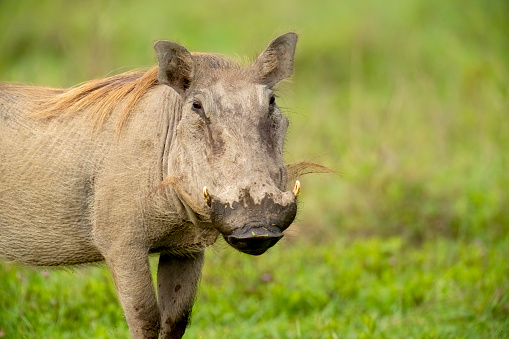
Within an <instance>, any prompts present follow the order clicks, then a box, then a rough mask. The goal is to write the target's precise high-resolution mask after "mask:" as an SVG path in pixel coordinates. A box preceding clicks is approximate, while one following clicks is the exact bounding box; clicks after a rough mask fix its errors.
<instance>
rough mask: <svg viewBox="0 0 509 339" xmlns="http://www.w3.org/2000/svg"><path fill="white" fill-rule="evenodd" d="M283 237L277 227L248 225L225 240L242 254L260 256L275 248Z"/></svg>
mask: <svg viewBox="0 0 509 339" xmlns="http://www.w3.org/2000/svg"><path fill="white" fill-rule="evenodd" d="M282 237H283V233H282V232H281V230H280V229H279V228H278V227H276V226H256V227H252V226H249V225H246V226H244V227H242V228H240V229H237V230H235V231H234V232H233V233H232V234H230V235H226V236H225V237H224V238H225V240H226V241H227V242H228V243H229V244H230V245H231V246H232V247H233V248H235V249H237V250H239V251H241V252H244V253H247V254H251V255H260V254H263V253H265V252H266V251H267V250H268V249H269V248H271V247H272V246H274V245H275V244H276V243H277V242H278V241H279V239H281V238H282Z"/></svg>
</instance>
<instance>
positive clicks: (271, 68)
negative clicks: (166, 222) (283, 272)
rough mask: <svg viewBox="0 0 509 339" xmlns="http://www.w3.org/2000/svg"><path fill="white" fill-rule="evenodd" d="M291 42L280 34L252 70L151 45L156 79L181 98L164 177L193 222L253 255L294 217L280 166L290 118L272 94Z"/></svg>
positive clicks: (168, 45)
mask: <svg viewBox="0 0 509 339" xmlns="http://www.w3.org/2000/svg"><path fill="white" fill-rule="evenodd" d="M296 43H297V35H296V34H295V33H288V34H285V35H282V36H280V37H278V38H276V39H275V40H273V41H272V42H271V43H270V44H269V46H268V47H267V49H266V50H265V51H264V52H263V53H261V54H260V56H259V57H258V58H257V59H256V61H254V63H252V64H251V65H250V66H240V65H238V64H236V63H234V62H232V61H230V60H227V59H226V58H224V57H221V56H217V55H213V54H194V53H193V54H191V53H190V52H189V51H188V50H187V49H185V48H184V47H182V46H180V45H178V44H175V43H172V42H169V41H158V42H157V43H156V44H155V50H156V52H157V55H158V61H159V74H158V80H159V82H160V83H164V84H167V85H169V86H171V87H172V88H173V89H175V90H176V91H177V92H178V93H179V95H180V96H181V99H182V100H181V107H180V112H181V113H180V116H179V117H178V118H177V119H178V122H177V126H176V129H175V133H174V135H173V140H172V144H171V149H170V150H169V154H168V173H167V174H168V176H172V177H175V178H176V180H177V182H178V184H179V185H180V186H181V190H182V191H185V192H186V193H182V194H181V195H180V198H181V199H180V200H181V202H182V204H183V205H184V207H185V209H186V211H187V213H188V214H195V216H194V217H193V216H190V217H191V220H193V218H195V219H194V220H193V222H195V223H201V221H202V220H203V218H201V217H202V216H203V215H206V216H207V217H206V218H205V219H207V220H206V221H207V222H205V223H203V225H209V226H207V227H214V228H216V229H217V230H218V231H219V232H220V233H221V234H222V235H223V237H224V238H225V240H226V241H227V242H228V243H229V244H230V245H231V246H233V247H234V248H236V249H238V250H240V251H242V252H245V253H249V254H253V255H259V254H262V253H264V252H265V251H266V250H267V249H269V248H270V247H271V246H273V245H274V244H275V243H276V242H277V241H278V240H279V239H281V238H282V237H283V231H284V230H285V229H286V228H287V227H288V226H289V225H290V224H291V223H292V221H293V220H294V218H295V214H296V212H297V204H296V197H297V195H298V192H299V189H300V184H299V182H296V183H295V184H294V183H288V184H289V185H290V189H289V190H287V180H288V174H287V169H286V167H285V165H284V163H283V143H284V139H285V134H286V130H287V127H288V119H287V118H286V117H285V116H284V115H283V114H282V113H281V111H280V109H279V108H278V105H277V99H276V95H275V94H274V90H273V87H274V86H275V85H276V84H277V83H278V82H280V81H281V80H283V79H286V78H288V77H289V76H291V74H292V71H293V57H294V53H295V45H296ZM294 185H295V186H294ZM292 188H293V191H292V190H291V189H292ZM182 195H186V196H187V197H186V198H184V199H182ZM198 202H199V203H198ZM190 206H191V208H190ZM190 210H191V211H190ZM200 218H201V219H200ZM210 225H212V226H210ZM202 227H204V226H202Z"/></svg>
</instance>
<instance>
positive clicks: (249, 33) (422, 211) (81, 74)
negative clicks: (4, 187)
mask: <svg viewBox="0 0 509 339" xmlns="http://www.w3.org/2000/svg"><path fill="white" fill-rule="evenodd" d="M508 18H509V2H507V1H505V0H491V1H483V0H477V1H474V0H466V1H459V0H451V1H440V0H386V1H374V0H367V1H353V0H351V1H346V0H334V1H332V0H326V1H320V2H318V1H303V0H301V1H290V0H281V1H276V0H270V1H269V0H259V1H236V2H230V1H225V0H215V1H187V2H170V1H161V0H155V1H150V0H147V1H129V0H128V1H109V2H106V1H99V0H88V1H63V0H54V1H46V2H43V1H15V0H0V81H10V82H22V83H31V84H36V85H41V86H53V87H69V86H73V85H76V84H78V83H81V82H84V81H86V80H89V79H92V78H98V77H104V76H107V75H112V74H116V73H120V72H123V71H127V70H130V69H133V68H140V67H142V68H143V67H148V66H152V65H153V64H155V56H154V53H153V50H152V44H153V43H154V41H156V40H158V39H167V40H172V41H176V42H179V43H181V44H183V45H185V46H186V47H188V49H190V50H191V51H202V52H218V53H224V54H227V55H232V56H237V55H238V56H240V57H241V58H244V57H245V56H247V57H249V58H250V59H251V60H253V59H254V58H255V57H256V56H257V55H258V53H259V52H261V51H262V50H263V49H264V48H265V46H266V45H267V44H268V42H269V41H270V40H271V39H272V38H274V37H275V36H276V35H278V34H281V33H284V32H287V31H296V32H297V33H299V36H300V40H299V43H298V47H297V55H296V64H295V75H294V77H293V79H292V81H291V82H290V83H286V84H283V85H282V86H281V88H280V93H279V95H280V97H281V98H280V99H279V104H280V105H281V106H283V108H284V110H285V112H286V114H287V115H288V116H289V118H290V120H291V128H290V130H289V135H288V138H287V146H286V154H285V156H286V159H287V161H288V162H293V161H300V160H309V161H314V162H319V163H322V164H324V165H326V166H329V167H330V168H332V169H334V170H335V171H336V174H334V175H323V174H321V175H309V176H306V177H304V178H303V179H302V180H301V182H302V194H301V201H302V203H301V208H300V212H299V215H298V220H297V222H296V223H295V225H293V226H292V227H291V229H290V230H289V237H287V238H288V239H289V240H288V239H287V240H286V242H284V243H283V244H281V245H278V247H277V248H275V249H273V250H271V251H270V252H269V253H268V254H266V255H265V256H262V257H260V258H251V257H246V256H241V255H240V254H238V253H235V252H233V251H232V250H230V249H228V248H226V246H225V245H224V244H219V245H216V246H214V247H213V248H212V249H211V250H210V251H208V256H207V258H208V259H207V260H208V262H207V263H206V267H205V271H204V277H203V281H202V287H201V289H200V294H199V297H198V300H197V306H196V307H195V311H194V312H195V316H194V322H193V326H192V327H191V328H190V329H189V330H188V332H189V333H188V337H189V338H193V337H203V338H214V337H217V338H225V337H226V338H228V337H231V338H237V337H245V338H294V337H295V338H343V337H352V338H357V337H383V338H393V337H396V338H398V337H406V338H410V337H412V338H414V337H418V338H420V337H423V338H424V337H425V338H435V337H440V338H442V337H444V338H446V337H447V338H449V337H451V338H452V337H454V338H464V337H472V338H478V337H485V338H507V337H508V331H509V321H508V320H507V319H509V298H508V292H509V281H508V279H509V267H508V264H507V260H506V258H507V257H508V256H509V231H508V228H509V176H508V170H509V19H508ZM285 239H286V238H285ZM344 261H347V262H348V263H347V264H344V265H345V266H338V265H340V263H343V262H344ZM456 265H458V266H456ZM234 268H235V270H238V271H237V273H238V274H239V275H240V277H242V278H246V277H250V275H252V282H251V283H247V286H246V283H245V281H244V280H242V279H240V278H239V276H236V274H235V271H234ZM82 272H83V271H80V272H78V273H77V274H78V275H80V274H81V276H82V277H84V276H88V274H89V273H90V276H91V277H92V278H91V280H89V281H86V282H82V283H81V284H77V283H76V280H77V278H76V276H75V275H73V274H67V272H58V271H49V272H46V271H44V272H42V273H41V272H38V271H31V270H27V269H25V268H21V267H17V266H14V265H12V264H3V266H0V284H4V285H3V286H2V285H0V287H3V292H1V291H2V289H0V319H3V320H0V337H2V336H7V337H17V336H19V337H34V336H35V337H37V336H39V337H54V338H60V337H62V338H63V337H66V336H67V335H69V336H70V337H73V336H72V335H77V333H78V331H87V329H88V328H90V330H89V331H90V332H83V333H84V334H80V335H82V336H83V337H101V336H102V335H104V337H108V336H112V333H116V334H114V335H113V336H118V337H122V336H125V335H126V333H127V332H126V327H125V324H124V323H123V322H122V313H121V310H120V311H119V306H118V304H116V301H115V296H114V291H113V290H112V289H111V288H112V287H111V281H110V279H109V276H108V274H107V273H105V272H104V270H103V269H101V268H91V269H88V268H87V269H85V270H84V272H87V273H86V274H84V273H82ZM291 277H295V279H292V278H291ZM66 279H67V280H66ZM246 279H249V278H246ZM260 279H261V280H260ZM307 279H308V280H307ZM48 280H50V281H51V282H48ZM80 280H83V279H80ZM64 281H65V282H64ZM67 281H68V282H67ZM260 281H261V282H260ZM98 282H100V283H98ZM219 282H221V283H219ZM74 284H76V286H75V290H73V289H72V286H73V285H74ZM20 285H21V286H22V287H23V288H21V290H20V288H19V287H20ZM39 285H40V286H39ZM62 285H64V286H65V287H66V288H69V290H68V291H67V290H66V292H62V291H61V290H60V288H61V286H62ZM67 285H70V286H67ZM34 286H35V287H34ZM51 286H53V287H51ZM54 286H60V287H58V288H56V287H54ZM90 286H92V287H90ZM90 288H92V290H93V291H95V292H94V293H93V295H94V296H97V295H101V297H104V296H105V295H106V299H104V300H102V299H101V300H102V303H103V305H107V306H104V308H105V309H108V310H111V313H108V312H109V311H108V312H106V313H105V314H102V318H101V317H99V316H98V315H97V314H95V313H94V310H95V312H97V310H96V309H95V307H96V306H94V305H97V304H101V301H100V300H92V299H93V298H91V297H83V295H82V294H83V293H88V292H83V291H84V290H87V291H88V290H89V289H90ZM55 289H56V291H55ZM103 289H104V291H107V293H106V292H104V291H103ZM437 291H440V292H437ZM1 293H4V294H3V295H2V294H1ZM51 293H56V295H57V297H55V296H54V295H53V296H52V295H51ZM74 294H76V295H80V298H78V301H77V303H78V304H72V302H73V301H71V300H69V299H73V298H72V297H69V296H72V295H74ZM414 295H416V296H415V298H414ZM222 296H227V298H230V299H229V301H225V300H224V299H225V298H222ZM55 298H57V299H55ZM233 299H234V300H241V301H238V302H237V301H235V302H234V301H232V300H233ZM94 302H95V303H94ZM222 302H223V303H225V302H226V304H221V303H222ZM2 303H3V304H2ZM300 303H301V304H300ZM56 304H58V307H57V306H55V305H56ZM44 305H45V306H44ZM292 305H293V306H292ZM255 306H256V307H255ZM41 307H42V308H43V309H45V313H44V314H45V315H46V316H42V315H41V313H40V312H38V310H40V309H41ZM66 307H67V308H66ZM73 307H75V308H76V313H75V312H74V311H73ZM239 307H240V308H242V311H239ZM251 308H252V311H249V310H251ZM30 310H31V311H30ZM260 310H261V311H260ZM275 310H279V311H275ZM1 312H4V313H5V314H4V316H3V317H2V314H1ZM30 312H32V313H30ZM52 312H53V313H52ZM55 312H56V315H55ZM99 313H100V312H99ZM27 314H31V315H30V316H28V315H27ZM48 314H49V315H48ZM236 314H237V317H235V315H236ZM239 314H240V315H239ZM69 319H75V321H78V325H75V326H74V327H73V326H72V325H70V322H69V321H70V320H69ZM76 319H81V320H76ZM108 319H109V320H108ZM66 321H67V322H66ZM79 321H84V322H83V323H81V324H80V323H79ZM2 322H3V323H2ZM48 324H56V325H54V326H53V327H52V326H50V325H48ZM92 324H93V325H92ZM67 326H70V327H67ZM108 326H109V327H110V328H109V329H106V328H108ZM83 327H84V328H85V329H83ZM112 327H115V328H117V329H118V331H119V332H118V333H117V332H111V331H112V329H111V328H112ZM41 328H46V329H48V328H49V330H48V331H50V332H44V331H42V332H41ZM52 329H53V330H55V332H51V331H52ZM59 329H64V330H62V331H60V332H59ZM80 333H81V332H80ZM101 333H102V334H101ZM71 334H72V335H71Z"/></svg>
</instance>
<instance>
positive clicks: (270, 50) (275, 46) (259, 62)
mask: <svg viewBox="0 0 509 339" xmlns="http://www.w3.org/2000/svg"><path fill="white" fill-rule="evenodd" d="M297 39H298V37H297V34H295V33H293V32H291V33H286V34H283V35H281V36H278V37H277V38H276V39H274V40H272V42H271V43H270V44H269V46H268V47H267V48H266V49H265V51H263V52H262V54H260V56H259V57H258V58H257V59H256V61H255V62H254V65H253V66H254V67H255V69H256V70H257V72H258V77H259V80H260V82H261V83H262V84H264V85H267V86H268V87H272V86H274V85H275V84H277V83H278V82H280V81H281V80H283V79H286V78H288V77H289V76H291V75H292V73H293V56H294V55H295V46H296V45H297Z"/></svg>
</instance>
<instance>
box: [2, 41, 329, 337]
mask: <svg viewBox="0 0 509 339" xmlns="http://www.w3.org/2000/svg"><path fill="white" fill-rule="evenodd" d="M296 43H297V35H296V34H295V33H287V34H285V35H282V36H279V37H278V38H276V39H275V40H273V41H272V42H271V43H270V44H269V46H268V47H267V48H266V49H265V51H264V52H262V53H261V54H260V56H259V57H258V58H257V59H256V60H255V61H254V62H253V63H252V64H251V65H249V66H241V65H238V64H237V63H235V62H233V61H231V60H229V59H227V58H226V57H222V56H218V55H214V54H206V53H190V52H189V51H188V50H187V49H185V48H184V47H182V46H180V45H178V44H176V43H173V42H169V41H158V42H156V43H155V46H154V48H155V51H156V54H157V59H158V66H157V67H154V68H152V69H150V70H148V71H146V72H140V71H133V72H127V73H123V74H120V75H117V76H112V77H109V78H105V79H99V80H94V81H90V82H86V83H84V84H82V85H81V86H79V87H75V88H70V89H51V88H40V87H31V86H23V85H11V84H2V85H0V255H2V256H3V257H4V258H5V259H7V260H13V261H16V262H19V263H24V264H28V265H42V266H51V265H73V264H80V263H88V262H94V261H101V260H105V262H106V264H107V265H108V267H109V269H110V270H111V272H112V275H113V279H114V281H115V284H116V288H117V292H118V297H119V299H120V302H121V304H122V307H123V309H124V313H125V317H126V320H127V323H128V325H129V331H130V333H131V335H132V337H134V338H157V337H158V336H159V335H161V337H164V338H181V337H182V335H183V334H184V331H185V328H186V326H187V323H188V318H189V316H190V312H191V308H192V305H193V301H194V296H195V292H196V289H197V284H198V281H199V278H200V275H201V268H202V263H203V256H204V254H203V253H204V249H205V247H207V246H208V245H211V244H213V243H214V242H215V241H216V239H217V237H218V236H219V235H222V236H223V237H224V239H225V240H226V241H227V242H228V244H230V245H231V246H233V247H234V248H236V249H238V250H240V251H241V252H245V253H249V254H253V255H259V254H262V253H264V252H265V251H267V249H268V248H270V247H271V246H273V245H274V244H275V243H276V242H277V241H278V240H279V239H281V237H283V231H284V230H285V229H286V228H287V227H288V226H289V225H290V224H291V223H292V221H293V220H294V217H295V214H296V211H297V205H296V197H297V195H298V193H299V189H300V184H299V182H298V181H295V179H297V177H298V175H300V174H302V173H304V172H309V171H314V170H316V169H317V170H318V171H319V170H320V169H319V166H318V165H314V164H309V163H298V164H294V165H287V166H285V165H284V163H283V141H284V138H285V134H286V129H287V126H288V119H287V118H286V117H285V116H284V115H283V114H282V113H281V111H280V109H279V108H278V106H277V104H276V99H275V98H276V96H275V94H274V91H273V87H274V86H275V85H276V84H277V83H278V82H280V81H281V80H283V79H285V78H287V77H289V76H290V75H291V74H292V69H293V59H294V52H295V46H296ZM313 167H314V169H313ZM310 168H311V170H310ZM290 180H291V181H290ZM287 185H288V187H287ZM292 188H293V190H292ZM150 253H160V257H159V266H158V271H157V289H158V294H157V295H158V297H156V293H155V291H154V287H153V282H152V278H151V274H150V267H149V260H148V256H149V254H150ZM157 299H158V300H157Z"/></svg>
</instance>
